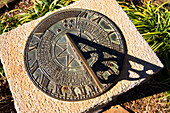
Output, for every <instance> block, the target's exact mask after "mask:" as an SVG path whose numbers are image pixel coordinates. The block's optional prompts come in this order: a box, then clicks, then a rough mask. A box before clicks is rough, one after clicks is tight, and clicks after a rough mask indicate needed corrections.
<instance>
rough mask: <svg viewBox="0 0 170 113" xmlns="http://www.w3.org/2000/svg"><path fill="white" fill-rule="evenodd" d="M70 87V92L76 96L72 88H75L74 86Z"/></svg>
mask: <svg viewBox="0 0 170 113" xmlns="http://www.w3.org/2000/svg"><path fill="white" fill-rule="evenodd" d="M70 89H71V93H72V94H73V95H74V96H77V95H76V93H75V92H74V89H75V88H73V87H70Z"/></svg>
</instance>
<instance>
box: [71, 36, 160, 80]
mask: <svg viewBox="0 0 170 113" xmlns="http://www.w3.org/2000/svg"><path fill="white" fill-rule="evenodd" d="M70 36H71V38H72V39H73V41H74V42H75V44H76V45H78V44H79V43H82V44H85V45H88V46H90V47H93V48H95V50H94V51H87V52H83V51H81V52H82V54H83V56H84V57H85V59H86V60H87V59H89V58H90V54H91V53H97V54H98V56H99V57H98V60H97V61H96V62H95V64H94V65H93V66H92V69H93V71H94V72H95V73H96V72H97V71H106V70H108V68H109V67H107V66H105V65H103V64H102V62H103V61H115V62H117V65H118V66H119V71H120V74H119V75H117V74H113V75H112V76H109V77H110V78H109V79H108V80H105V81H102V79H100V78H98V79H99V80H100V81H101V82H106V83H110V82H115V80H116V78H117V77H118V79H117V80H118V81H121V80H130V81H133V80H140V79H142V78H146V77H148V76H150V75H152V74H153V73H155V72H157V71H158V70H160V69H161V67H159V66H156V65H154V64H151V63H149V62H147V61H144V60H141V59H139V58H136V57H134V56H131V55H128V54H126V52H125V53H121V52H118V51H116V50H114V49H110V48H108V47H106V46H103V45H101V44H98V43H95V42H92V41H89V40H87V39H84V38H80V37H78V36H76V35H73V34H70ZM103 52H106V53H108V54H110V55H114V56H116V58H115V57H113V58H104V55H103ZM132 64H135V65H136V66H138V67H140V68H136V67H134V66H133V67H132ZM99 66H101V68H100V67H99ZM130 72H133V73H135V74H137V75H138V76H137V77H130V76H129V75H130ZM118 81H117V82H118Z"/></svg>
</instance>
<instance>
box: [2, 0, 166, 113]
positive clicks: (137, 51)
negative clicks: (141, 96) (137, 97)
mask: <svg viewBox="0 0 170 113" xmlns="http://www.w3.org/2000/svg"><path fill="white" fill-rule="evenodd" d="M69 8H84V9H90V10H94V11H97V12H100V13H102V14H104V15H106V16H107V17H109V18H110V19H112V20H113V21H114V22H115V23H116V24H117V26H118V27H119V28H120V29H121V31H122V33H123V35H124V38H125V40H126V45H127V50H128V51H127V55H126V56H125V64H124V66H123V70H122V73H121V75H120V77H119V78H118V80H119V82H117V83H115V86H114V87H113V88H112V89H110V90H109V91H107V92H106V93H104V94H103V95H101V96H98V97H96V98H93V99H90V100H84V101H79V102H66V101H59V100H57V99H53V98H51V97H49V96H47V95H46V94H44V93H43V92H41V91H40V90H39V89H38V88H37V87H35V86H34V84H33V83H32V82H31V80H30V78H29V77H28V75H27V72H26V69H25V66H24V47H25V44H26V41H27V38H28V36H29V34H30V33H31V32H32V30H33V28H34V27H35V26H36V25H37V24H38V23H39V22H40V21H41V20H42V19H43V18H45V17H47V16H48V15H50V14H51V13H49V14H47V15H45V16H44V17H42V18H39V19H37V20H34V21H31V22H29V23H26V24H24V25H22V26H20V27H18V28H16V29H14V30H12V31H10V32H8V33H5V34H3V35H1V36H0V45H1V46H0V58H1V61H2V63H3V66H4V69H5V73H6V76H7V79H8V82H9V85H10V89H11V91H12V95H13V97H14V103H15V108H16V110H17V112H33V113H35V112H45V113H48V112H51V113H54V112H57V113H60V112H61V113H69V112H75V113H80V112H84V111H88V110H91V109H92V108H95V107H98V106H100V105H102V104H106V103H108V102H109V101H111V100H113V99H115V97H116V96H117V95H120V94H122V93H123V92H126V91H127V90H129V89H131V88H133V87H134V86H136V85H139V84H140V83H141V82H143V81H144V80H146V79H147V78H149V77H150V75H152V74H155V73H156V72H158V71H159V70H160V69H161V68H163V65H162V63H161V62H160V60H159V59H158V57H157V56H156V54H155V53H154V52H153V51H152V49H151V48H150V47H149V45H148V44H147V43H146V41H145V40H144V39H143V38H142V36H141V35H140V33H139V32H138V31H137V29H136V28H135V26H134V25H133V23H132V22H131V21H130V19H129V18H128V16H127V15H126V13H125V12H124V11H123V10H122V8H121V7H120V6H119V5H118V3H117V2H116V0H80V1H77V2H75V3H74V4H72V5H69V6H67V7H64V8H62V9H69ZM62 9H59V10H62ZM59 10H56V11H59Z"/></svg>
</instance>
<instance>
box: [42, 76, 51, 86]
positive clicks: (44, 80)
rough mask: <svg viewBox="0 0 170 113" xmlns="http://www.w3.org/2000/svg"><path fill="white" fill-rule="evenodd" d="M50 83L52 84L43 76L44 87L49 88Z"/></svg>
mask: <svg viewBox="0 0 170 113" xmlns="http://www.w3.org/2000/svg"><path fill="white" fill-rule="evenodd" d="M49 82H50V80H49V79H48V78H47V77H46V76H45V75H43V79H42V81H41V84H42V86H43V87H45V88H47V86H48V84H49Z"/></svg>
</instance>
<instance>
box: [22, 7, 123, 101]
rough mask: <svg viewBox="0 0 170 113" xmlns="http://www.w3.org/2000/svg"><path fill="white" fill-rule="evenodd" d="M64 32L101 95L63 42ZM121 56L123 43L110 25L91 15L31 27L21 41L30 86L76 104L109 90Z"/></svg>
mask: <svg viewBox="0 0 170 113" xmlns="http://www.w3.org/2000/svg"><path fill="white" fill-rule="evenodd" d="M68 33H69V34H70V37H71V38H72V40H73V41H74V43H75V45H76V46H77V47H78V49H79V50H80V52H81V54H82V55H83V57H84V58H85V60H86V62H87V63H88V65H89V66H90V68H91V69H92V71H93V72H94V73H95V75H96V76H97V79H98V80H99V81H100V83H101V84H102V86H103V91H102V92H101V91H100V90H99V88H98V86H97V85H96V83H95V82H94V78H93V77H92V76H91V74H90V72H89V71H88V69H87V67H86V66H85V64H84V63H82V61H81V58H80V56H79V55H78V54H77V53H76V51H75V48H74V47H73V46H72V45H71V43H70V41H69V40H68V37H67V35H66V34H68ZM124 54H125V44H124V39H123V36H122V35H121V32H120V30H119V29H118V27H117V26H116V25H115V24H114V22H112V21H111V20H110V19H108V18H107V17H106V16H104V15H103V14H100V13H98V12H95V11H91V10H85V9H69V10H63V11H59V12H57V13H54V14H52V15H50V16H49V17H47V18H45V19H44V20H43V21H42V22H40V23H39V24H38V25H37V27H36V28H35V29H34V30H33V32H32V33H31V35H30V36H29V38H28V40H27V43H26V47H25V53H24V60H25V66H26V69H27V72H28V75H29V77H30V78H31V80H32V82H33V83H34V84H35V85H36V86H37V87H38V88H39V89H40V90H41V91H43V92H44V93H45V94H48V95H49V96H51V97H54V98H56V99H60V100H66V101H79V100H85V99H90V98H94V97H96V96H98V95H100V94H102V93H104V92H106V91H107V90H109V89H110V88H111V87H113V84H114V83H115V80H116V78H117V77H118V76H119V74H120V71H121V67H122V64H123V59H124Z"/></svg>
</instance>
